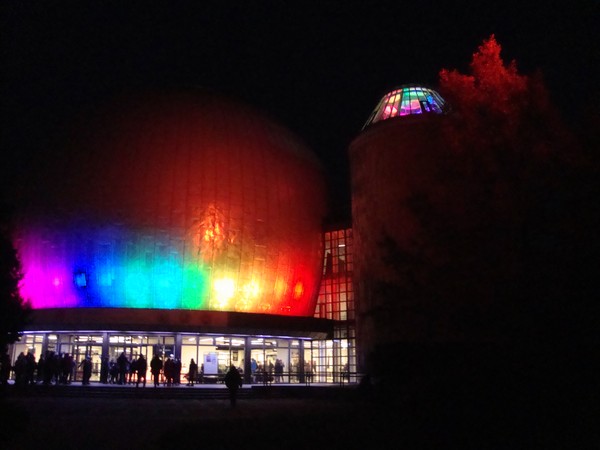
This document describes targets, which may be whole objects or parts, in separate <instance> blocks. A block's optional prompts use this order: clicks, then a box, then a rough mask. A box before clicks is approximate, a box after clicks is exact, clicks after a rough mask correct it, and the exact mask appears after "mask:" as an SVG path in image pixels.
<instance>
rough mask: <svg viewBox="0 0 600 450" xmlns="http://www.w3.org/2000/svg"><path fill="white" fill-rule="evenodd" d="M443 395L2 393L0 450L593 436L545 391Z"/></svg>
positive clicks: (584, 440)
mask: <svg viewBox="0 0 600 450" xmlns="http://www.w3.org/2000/svg"><path fill="white" fill-rule="evenodd" d="M446 394H447V393H443V392H440V391H439V390H437V389H436V388H435V386H429V388H428V390H427V392H420V393H415V392H413V393H410V392H408V393H405V394H404V395H401V396H397V397H389V396H385V395H373V394H368V395H363V394H361V395H356V396H344V397H343V398H336V397H335V396H327V397H322V396H321V397H314V396H313V397H311V398H301V397H300V398H296V397H294V398H290V397H277V396H261V397H247V398H241V399H239V400H238V404H237V406H236V407H235V408H232V407H231V406H230V404H229V401H228V400H227V399H225V398H206V399H205V398H201V399H187V398H178V399H169V398H152V399H150V398H119V397H116V398H115V397H113V398H85V397H81V396H79V397H63V396H48V397H43V396H31V395H29V396H19V395H9V396H6V397H4V398H3V399H2V400H1V401H2V415H3V417H2V418H1V419H2V420H1V421H0V424H1V428H0V431H1V433H0V436H2V438H1V439H0V448H1V449H3V450H4V449H7V450H8V449H10V450H25V449H36V450H52V449H61V450H70V449H110V450H120V449H128V450H135V449H144V450H154V449H161V450H167V449H171V448H176V449H178V450H183V449H211V450H212V449H244V450H249V449H254V448H257V449H261V450H268V449H277V450H293V449H312V450H317V449H328V450H335V449H338V448H343V449H348V450H353V449H360V450H363V449H380V448H386V449H387V448H389V449H413V448H417V449H425V448H444V449H449V448H460V449H465V448H476V449H478V450H481V449H510V450H513V449H521V448H527V449H531V448H544V449H548V448H565V449H570V448H577V449H584V448H598V447H595V444H598V440H597V438H598V432H597V431H595V432H593V434H586V433H585V432H583V430H584V427H582V425H588V424H582V423H581V422H578V421H579V420H580V419H579V418H578V417H577V416H575V415H574V414H572V411H573V410H572V409H571V410H566V411H563V410H562V407H563V406H564V404H563V403H561V404H557V403H556V402H554V401H553V396H552V393H551V392H543V393H542V394H543V395H541V396H538V395H537V394H536V395H533V396H527V395H526V397H527V398H522V399H521V398H519V397H507V396H506V395H505V392H504V391H502V389H500V388H499V389H498V394H494V393H491V392H487V393H482V392H479V393H476V394H469V391H467V390H463V391H461V392H460V393H458V392H457V394H458V395H446ZM561 412H564V413H568V414H565V415H564V416H563V415H561V414H560V413H561ZM586 428H587V427H586ZM589 430H590V428H587V431H589Z"/></svg>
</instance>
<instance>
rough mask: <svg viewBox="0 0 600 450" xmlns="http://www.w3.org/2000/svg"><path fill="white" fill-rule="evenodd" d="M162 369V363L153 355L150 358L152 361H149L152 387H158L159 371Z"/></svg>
mask: <svg viewBox="0 0 600 450" xmlns="http://www.w3.org/2000/svg"><path fill="white" fill-rule="evenodd" d="M162 368H163V362H162V360H161V359H160V358H159V357H158V355H154V356H153V357H152V361H150V371H151V372H152V380H154V387H158V386H159V384H160V371H161V370H162Z"/></svg>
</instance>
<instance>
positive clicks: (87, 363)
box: [79, 356, 92, 384]
mask: <svg viewBox="0 0 600 450" xmlns="http://www.w3.org/2000/svg"><path fill="white" fill-rule="evenodd" d="M79 367H80V368H82V369H83V380H82V381H81V384H90V378H91V377H92V360H91V358H90V357H89V356H86V357H85V358H83V360H82V361H81V363H80V364H79Z"/></svg>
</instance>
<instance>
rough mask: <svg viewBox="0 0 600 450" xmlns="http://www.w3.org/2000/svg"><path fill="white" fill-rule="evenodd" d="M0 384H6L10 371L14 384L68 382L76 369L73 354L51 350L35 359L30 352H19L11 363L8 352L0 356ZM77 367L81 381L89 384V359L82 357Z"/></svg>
mask: <svg viewBox="0 0 600 450" xmlns="http://www.w3.org/2000/svg"><path fill="white" fill-rule="evenodd" d="M0 365H1V367H0V384H8V380H9V379H10V375H11V372H13V373H14V380H15V385H16V386H27V385H30V384H38V383H43V384H69V383H71V382H72V381H73V379H74V373H75V371H76V369H77V365H76V362H75V360H74V358H73V355H70V354H69V353H63V354H58V353H55V352H52V351H48V352H46V354H44V355H41V356H40V358H39V359H38V360H37V361H36V359H35V356H34V354H33V353H31V352H27V353H24V352H21V353H19V355H18V356H17V358H16V360H15V362H14V364H11V362H10V357H9V356H8V354H6V353H5V354H3V355H2V356H1V358H0ZM79 367H80V368H81V369H82V373H83V379H82V380H83V381H82V382H83V383H84V384H89V380H90V378H91V375H92V362H91V359H90V358H89V357H88V358H84V359H83V360H82V361H81V362H80V364H79Z"/></svg>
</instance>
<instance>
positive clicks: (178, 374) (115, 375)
mask: <svg viewBox="0 0 600 450" xmlns="http://www.w3.org/2000/svg"><path fill="white" fill-rule="evenodd" d="M96 364H97V363H96ZM94 369H95V370H96V373H98V367H95V368H94V364H93V363H92V358H91V356H85V357H84V358H83V359H81V361H79V362H77V361H76V360H75V358H74V357H73V355H71V354H69V353H62V354H59V353H55V352H53V351H47V352H46V353H45V354H44V355H42V356H40V358H39V359H38V360H37V361H36V359H35V356H34V354H33V353H31V352H27V353H26V354H25V353H24V352H21V353H20V354H19V355H18V357H17V358H16V360H15V362H14V364H11V361H10V357H9V356H8V354H3V355H0V385H2V384H8V380H9V379H10V378H11V373H14V383H15V385H17V386H26V385H30V384H46V385H50V384H70V383H71V382H73V381H74V380H75V379H77V381H81V383H82V384H84V385H87V384H90V379H91V377H92V373H93V372H94ZM250 369H251V372H252V376H251V381H252V382H253V383H264V384H270V383H272V382H275V383H281V382H284V381H285V377H286V376H287V375H286V374H285V370H284V369H285V365H284V363H283V361H282V360H281V359H276V360H275V363H273V362H272V361H269V362H268V363H267V364H261V363H260V362H257V361H256V360H255V359H254V358H252V360H251V364H250ZM79 370H80V371H79ZM237 370H238V371H239V372H240V374H241V375H242V376H243V370H242V368H241V367H239V368H237ZM346 370H347V369H346ZM148 371H149V372H150V374H151V377H152V384H153V385H154V386H157V387H158V386H161V385H162V386H167V387H170V386H179V385H181V384H186V385H187V386H194V384H196V383H202V382H203V381H204V364H200V365H198V364H197V363H196V362H195V361H194V359H193V358H192V359H191V360H190V362H189V364H188V371H187V373H185V374H182V363H181V360H179V359H178V358H175V357H174V356H173V355H170V356H167V357H166V358H164V359H163V358H162V357H161V356H160V355H158V354H155V355H154V356H153V357H152V359H151V360H150V361H148V360H147V359H146V358H145V357H144V355H139V356H138V355H133V356H131V355H130V356H128V355H127V354H126V353H125V352H121V354H119V356H118V357H117V358H112V359H109V358H108V357H103V358H102V359H101V362H100V368H99V379H100V383H102V384H118V385H134V384H135V386H136V387H139V385H140V384H141V385H142V387H145V386H146V376H147V373H148ZM312 374H313V367H312V366H311V364H310V363H307V364H305V376H306V377H307V379H309V378H312ZM208 377H209V378H210V375H208ZM222 377H223V375H221V376H219V377H217V379H218V380H219V381H224V378H222ZM182 379H183V380H182Z"/></svg>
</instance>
